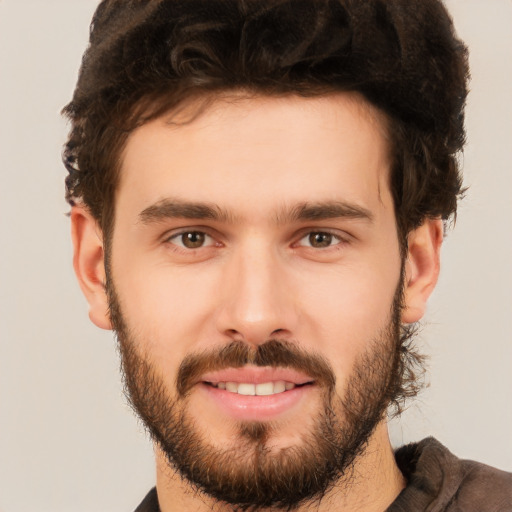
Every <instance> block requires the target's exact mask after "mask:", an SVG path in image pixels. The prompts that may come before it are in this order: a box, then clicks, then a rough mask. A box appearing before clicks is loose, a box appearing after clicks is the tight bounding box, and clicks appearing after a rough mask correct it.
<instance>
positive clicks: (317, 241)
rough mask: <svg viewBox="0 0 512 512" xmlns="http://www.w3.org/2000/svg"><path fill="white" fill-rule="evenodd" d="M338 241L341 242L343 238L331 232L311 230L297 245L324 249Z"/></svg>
mask: <svg viewBox="0 0 512 512" xmlns="http://www.w3.org/2000/svg"><path fill="white" fill-rule="evenodd" d="M340 242H343V239H342V238H341V237H339V236H337V235H334V234H333V233H329V232H328V231H311V232H310V233H308V234H307V235H306V236H303V237H302V238H301V239H300V240H299V242H298V243H297V245H299V246H302V247H312V248H313V249H326V248H328V247H333V246H335V245H337V244H339V243H340Z"/></svg>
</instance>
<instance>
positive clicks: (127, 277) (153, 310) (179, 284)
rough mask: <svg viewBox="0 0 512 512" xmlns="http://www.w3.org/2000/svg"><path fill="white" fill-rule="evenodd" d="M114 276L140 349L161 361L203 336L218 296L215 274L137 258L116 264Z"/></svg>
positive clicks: (177, 354) (179, 353)
mask: <svg viewBox="0 0 512 512" xmlns="http://www.w3.org/2000/svg"><path fill="white" fill-rule="evenodd" d="M123 267H124V271H123ZM117 270H118V271H117ZM115 275H116V277H115V285H116V291H117V293H118V295H119V297H120V301H121V309H122V312H123V315H124V317H125V321H126V323H127V325H128V326H129V327H130V328H131V330H132V331H133V332H134V333H136V339H137V342H138V343H139V344H140V345H141V350H144V351H146V352H147V353H149V354H151V357H152V359H154V360H155V361H159V365H161V364H162V363H163V362H165V361H167V360H168V359H173V360H174V359H175V360H177V361H181V360H182V359H183V357H185V356H186V355H187V354H188V353H189V352H190V351H191V350H193V349H194V344H195V343H196V342H197V341H198V340H200V339H204V338H205V335H204V332H205V330H206V329H207V319H208V318H209V317H210V316H211V310H212V308H214V303H213V302H214V298H215V296H216V287H217V285H216V280H215V276H214V275H211V273H210V274H209V273H205V272H190V271H189V269H185V268H180V267H177V268H172V267H170V266H166V265H164V264H161V263H156V264H154V265H151V264H148V263H147V262H145V264H144V265H142V264H141V265H138V264H137V262H136V261H126V262H124V263H120V264H119V266H118V267H117V269H116V273H115ZM203 348H204V346H203ZM180 358H181V359H180ZM160 361H161V362H162V363H160Z"/></svg>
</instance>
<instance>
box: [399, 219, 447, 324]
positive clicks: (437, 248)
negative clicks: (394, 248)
mask: <svg viewBox="0 0 512 512" xmlns="http://www.w3.org/2000/svg"><path fill="white" fill-rule="evenodd" d="M407 239H408V251H407V260H406V262H405V290H404V293H405V307H404V309H403V311H402V322H403V323H406V324H411V323H414V322H417V321H418V320H420V319H421V318H422V317H423V315H424V314H425V309H426V306H427V300H428V298H429V297H430V294H431V293H432V291H433V290H434V287H435V285H436V283H437V279H438V277H439V269H440V259H439V257H440V252H441V244H442V243H443V223H442V221H441V219H427V220H425V222H424V223H423V224H422V225H421V226H420V227H419V228H417V229H415V230H414V231H411V232H410V233H409V235H408V237H407Z"/></svg>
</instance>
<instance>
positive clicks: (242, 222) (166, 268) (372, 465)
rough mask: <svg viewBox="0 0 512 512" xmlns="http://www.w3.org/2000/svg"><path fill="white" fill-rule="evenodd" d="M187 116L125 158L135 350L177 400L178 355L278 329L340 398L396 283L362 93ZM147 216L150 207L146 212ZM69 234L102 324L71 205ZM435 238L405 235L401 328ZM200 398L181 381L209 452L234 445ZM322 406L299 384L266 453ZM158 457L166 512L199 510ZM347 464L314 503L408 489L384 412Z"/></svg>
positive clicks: (392, 229)
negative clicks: (198, 211)
mask: <svg viewBox="0 0 512 512" xmlns="http://www.w3.org/2000/svg"><path fill="white" fill-rule="evenodd" d="M193 107H194V105H190V108H192V109H193ZM190 112H192V111H190ZM190 112H188V113H189V114H190ZM180 116H183V117H180ZM186 119H187V109H185V110H184V111H183V110H182V111H181V113H180V114H178V117H174V118H172V121H173V123H170V122H169V120H170V116H169V115H168V116H165V117H163V118H161V119H157V120H155V121H152V122H150V123H148V124H146V125H143V126H142V127H140V128H138V129H137V130H136V131H134V132H133V133H132V134H131V136H130V138H129V140H128V143H127V145H126V148H125V151H124V153H123V156H122V166H121V175H120V182H119V185H118V189H117V196H116V219H115V227H114V234H113V239H112V257H111V269H112V279H113V281H114V283H115V285H116V291H117V293H118V296H119V298H120V302H121V306H122V309H123V314H124V316H125V318H126V319H127V321H128V327H129V328H130V329H132V330H133V332H134V334H135V335H136V337H137V339H138V340H139V344H140V346H139V347H138V349H139V350H140V353H141V354H144V355H145V356H146V357H147V358H148V359H149V360H150V362H151V363H152V365H153V366H154V368H155V369H156V370H157V371H158V372H159V373H160V375H161V376H162V378H163V379H164V382H165V386H166V389H167V391H168V393H169V396H173V397H175V396H176V386H175V378H176V373H177V370H178V367H179V365H180V363H181V362H182V361H183V359H184V358H185V357H186V356H187V355H189V354H191V353H200V352H201V351H204V350H208V349H214V348H219V347H222V346H223V345H225V344H226V343H229V342H231V341H233V340H241V341H244V342H245V343H248V344H251V345H254V346H256V345H258V344H261V343H263V342H265V341H267V340H268V339H269V337H272V336H278V337H279V338H280V339H284V340H286V341H289V342H293V343H296V344H298V345H299V346H300V347H301V348H302V349H304V350H305V351H310V352H311V353H316V354H319V355H321V356H322V357H324V358H325V359H326V360H327V361H328V362H329V363H330V364H331V365H332V367H333V368H334V369H335V372H336V382H337V384H336V392H337V393H338V394H339V395H340V396H343V394H344V392H345V389H346V385H347V383H348V382H349V380H350V375H351V368H352V366H353V364H354V361H355V359H356V358H357V357H358V356H359V355H361V354H362V353H363V352H364V351H365V350H367V349H368V348H369V346H370V343H371V341H372V340H373V339H376V338H377V337H378V334H379V333H380V332H381V331H382V329H383V328H385V326H386V325H387V324H388V322H389V314H390V307H391V303H392V300H393V295H394V292H395V289H396V287H397V283H398V281H399V277H400V265H401V261H400V252H399V245H398V237H397V232H396V224H395V215H394V208H393V201H392V196H391V192H390V189H389V184H388V183H389V168H390V162H389V156H388V152H389V148H388V142H387V138H386V131H385V122H384V119H383V117H382V115H381V114H380V113H379V112H377V111H376V110H375V109H373V108H372V107H371V106H370V105H369V104H367V103H366V102H365V101H364V100H363V99H361V98H360V97H359V96H357V95H355V94H348V93H343V94H341V93H340V94H333V95H329V96H323V97H319V98H308V99H305V98H297V97H294V96H286V97H282V98H268V97H251V98H247V97H241V96H236V97H231V98H221V99H218V100H217V101H216V102H215V103H214V104H213V105H210V106H209V107H208V109H207V110H206V111H205V112H202V113H201V115H199V116H198V117H196V118H194V119H193V120H192V121H191V122H187V123H182V121H183V120H186ZM162 201H164V202H166V203H165V204H173V205H176V204H180V205H181V204H184V203H194V204H196V203H201V204H208V205H210V206H212V205H213V206H214V208H216V209H219V210H220V211H222V212H223V213H224V214H225V215H222V216H219V217H218V218H216V219H211V218H195V219H188V218H184V217H174V216H168V215H162V213H161V211H162V209H161V208H160V210H159V208H158V207H159V206H161V205H162V204H164V203H162ZM305 204H308V205H312V204H314V205H318V206H321V207H322V208H323V210H322V208H321V210H322V211H324V213H325V205H331V206H332V205H333V204H336V205H340V204H342V205H343V206H344V209H345V211H338V212H337V213H336V215H335V216H334V217H329V218H318V219H311V218H309V219H301V218H296V216H293V215H292V213H293V212H294V211H297V209H300V208H301V207H303V206H304V205H305ZM347 207H348V208H349V210H348V211H350V212H352V214H351V215H347ZM148 209H149V210H148ZM167 210H168V209H167ZM342 210H343V209H342ZM148 211H150V212H151V211H153V212H154V211H160V213H159V214H158V215H156V216H153V217H151V216H149V217H151V218H148V215H145V214H144V213H143V212H146V213H147V212H148ZM354 212H357V215H354V214H353V213H354ZM167 213H169V212H168V211H167ZM72 230H73V241H74V246H75V257H74V266H75V270H76V273H77V276H78V279H79V282H80V285H81V287H82V290H83V291H84V293H85V295H86V297H87V299H88V302H89V305H90V318H91V319H92V321H93V322H94V323H95V324H96V325H98V326H99V327H101V328H105V329H110V328H111V325H110V320H109V316H108V308H107V298H106V294H105V289H104V286H103V283H104V282H105V267H104V253H103V241H102V236H101V231H100V230H99V228H98V226H97V224H96V222H95V220H94V219H93V218H92V217H91V216H90V214H89V213H88V211H87V209H86V208H84V207H80V206H77V207H74V208H73V211H72ZM187 230H188V231H200V232H203V233H205V234H206V235H207V236H206V237H205V243H204V245H203V246H201V247H198V248H195V249H190V248H187V247H185V246H184V245H183V239H182V236H181V234H182V233H183V231H187ZM311 233H328V234H330V235H332V237H331V238H330V242H329V243H328V244H327V245H328V246H326V247H314V246H312V245H311V238H310V236H309V235H310V234H311ZM441 241H442V225H441V222H440V221H439V220H427V221H425V222H424V223H423V224H422V225H421V226H420V227H419V228H418V229H416V230H415V231H413V232H411V233H410V234H409V251H408V257H407V261H406V267H405V269H406V279H405V308H404V310H403V312H402V321H403V322H404V323H412V322H416V321H418V320H419V319H420V318H421V317H422V316H423V313H424V310H425V305H426V301H427V298H428V296H429V295H430V293H431V291H432V289H433V288H434V286H435V283H436V280H437V277H438V273H439V251H440V245H441ZM203 391H204V390H202V388H201V386H199V385H198V386H196V387H194V388H193V389H192V391H191V393H190V396H189V398H188V403H187V407H188V409H187V411H188V413H189V414H190V416H191V418H193V420H194V421H195V422H196V424H197V426H198V427H199V428H200V430H201V431H202V432H203V433H204V435H205V436H207V438H208V439H209V440H210V442H211V443H212V444H213V445H214V446H217V447H221V448H222V447H226V446H232V445H233V443H234V442H236V435H234V432H236V425H237V423H236V421H237V419H236V418H234V417H233V416H232V415H231V414H230V413H229V412H227V411H226V410H225V409H223V408H222V407H220V406H219V404H218V402H217V401H216V400H211V399H210V397H209V396H208V395H207V394H206V393H204V392H203ZM319 402H320V396H319V390H318V389H317V388H315V386H311V387H310V388H308V389H307V390H306V391H305V392H304V393H302V395H301V398H300V400H299V401H297V402H295V403H294V404H293V405H291V406H289V407H286V408H284V410H283V411H281V412H280V413H279V414H278V415H277V416H272V418H271V419H272V421H273V422H274V424H276V425H278V427H279V428H278V429H277V431H274V433H273V434H272V437H271V439H269V447H270V448H271V449H272V450H279V449H281V448H283V447H288V446H293V444H294V443H296V442H297V440H298V436H299V434H301V433H302V432H303V431H304V429H308V428H309V427H310V425H311V420H312V418H313V417H314V414H315V412H316V411H317V410H318V407H319ZM155 452H156V462H157V489H158V493H159V499H160V505H161V508H162V511H163V512H169V511H173V510H197V511H203V510H210V509H211V503H209V501H208V499H207V498H205V497H201V496H200V495H198V494H193V493H191V492H190V488H189V486H188V485H187V484H186V483H184V482H182V481H181V480H180V479H179V477H177V475H176V474H175V473H174V471H172V470H171V469H170V468H169V466H168V464H167V462H166V460H165V457H164V456H163V454H162V453H161V452H160V451H159V449H158V447H156V451H155ZM355 464H356V471H355V474H356V475H357V476H356V477H355V479H354V480H353V481H351V486H350V488H349V489H348V491H345V492H341V491H337V490H336V488H334V490H333V491H331V492H330V493H329V495H328V496H326V499H325V500H323V501H322V502H321V503H320V505H318V506H317V507H316V508H315V510H322V511H324V510H325V511H327V510H346V511H355V510H365V511H369V512H371V511H382V510H385V508H386V507H387V506H389V504H391V503H392V501H393V500H394V498H395V497H396V496H397V495H398V493H399V492H400V490H401V489H402V488H403V487H404V485H405V484H404V480H403V477H402V475H401V474H400V472H399V470H398V468H397V467H396V464H395V461H394V457H393V452H392V449H391V446H390V443H389V439H388V435H387V427H386V422H385V420H382V422H381V423H380V424H379V425H378V427H377V428H376V430H375V431H374V434H373V435H372V437H371V438H370V440H369V443H368V446H367V449H366V450H365V451H364V453H363V454H362V455H361V456H360V457H359V458H358V459H357V460H356V463H355ZM219 510H220V508H219Z"/></svg>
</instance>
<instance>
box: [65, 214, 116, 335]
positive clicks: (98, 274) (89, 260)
mask: <svg viewBox="0 0 512 512" xmlns="http://www.w3.org/2000/svg"><path fill="white" fill-rule="evenodd" d="M71 237H72V240H73V249H74V253H73V267H74V269H75V274H76V276H77V279H78V283H79V284H80V288H81V289H82V292H83V294H84V295H85V298H86V299H87V302H88V303H89V318H90V319H91V321H92V322H93V323H94V324H95V325H97V326H98V327H100V328H102V329H111V328H112V325H111V323H110V316H109V308H108V299H107V293H106V289H105V263H104V253H103V238H102V235H101V230H100V228H99V226H98V224H97V222H96V220H95V219H94V217H93V216H92V215H91V214H90V213H89V211H88V210H87V209H86V208H85V207H83V206H73V208H72V210H71Z"/></svg>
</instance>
